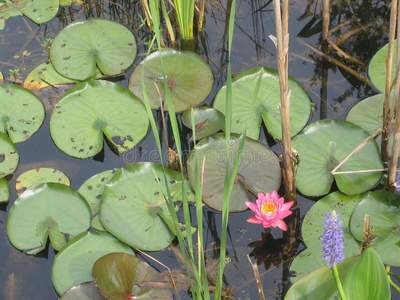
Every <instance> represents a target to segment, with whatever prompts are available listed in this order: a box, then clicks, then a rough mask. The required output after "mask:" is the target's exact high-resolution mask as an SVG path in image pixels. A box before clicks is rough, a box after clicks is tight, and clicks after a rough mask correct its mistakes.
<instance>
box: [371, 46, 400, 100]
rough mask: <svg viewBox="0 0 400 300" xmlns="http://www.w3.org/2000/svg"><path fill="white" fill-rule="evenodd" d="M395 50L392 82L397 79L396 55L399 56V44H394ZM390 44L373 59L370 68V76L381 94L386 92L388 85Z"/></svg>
mask: <svg viewBox="0 0 400 300" xmlns="http://www.w3.org/2000/svg"><path fill="white" fill-rule="evenodd" d="M393 46H394V48H393V57H394V59H393V62H392V65H393V67H392V81H393V80H394V78H395V77H396V55H397V43H394V45H393ZM388 48H389V43H388V44H386V45H385V46H383V47H382V48H381V49H380V50H378V52H376V53H375V55H374V57H372V60H371V62H370V63H369V66H368V74H369V77H370V78H371V82H372V84H373V85H374V86H375V88H376V89H377V90H378V91H380V92H381V93H384V92H385V85H386V60H387V57H388Z"/></svg>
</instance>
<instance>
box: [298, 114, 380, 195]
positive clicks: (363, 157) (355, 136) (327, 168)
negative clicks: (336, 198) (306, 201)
mask: <svg viewBox="0 0 400 300" xmlns="http://www.w3.org/2000/svg"><path fill="white" fill-rule="evenodd" d="M368 136H369V134H368V133H367V132H366V131H365V130H363V129H362V128H360V127H359V126H357V125H354V124H352V123H350V122H347V121H343V120H321V121H317V122H314V123H312V124H310V125H309V126H307V127H306V128H305V129H304V130H303V131H302V133H300V134H299V135H298V136H296V137H295V138H294V140H293V148H294V149H295V150H296V151H297V153H298V155H299V157H300V163H299V165H298V169H297V174H296V186H297V188H298V190H299V191H300V192H301V193H302V194H304V195H307V196H320V195H325V194H327V193H328V192H329V190H330V189H331V185H332V182H333V180H334V179H335V181H336V184H337V186H338V188H339V190H340V191H341V192H343V193H345V194H347V195H356V194H360V193H362V192H365V191H367V190H369V189H371V188H373V187H374V186H375V185H376V184H377V183H378V182H379V181H380V179H381V176H382V172H381V171H379V172H374V171H372V172H362V173H346V174H337V175H332V174H331V171H332V170H333V169H334V168H335V167H336V166H337V165H338V164H339V163H340V162H341V161H343V160H344V159H345V158H346V157H347V156H348V155H349V154H350V153H351V152H352V151H353V150H354V149H355V148H356V147H357V146H358V145H360V144H361V143H362V142H363V141H364V140H365V139H366V138H367V137H368ZM371 169H372V170H373V169H383V164H382V161H381V158H380V154H379V148H378V145H377V144H376V142H375V141H374V140H371V141H369V142H368V143H367V144H366V145H365V146H364V147H363V148H362V149H361V150H360V151H358V152H357V153H356V154H354V155H353V156H352V157H351V158H350V159H349V160H348V161H346V163H345V164H344V165H343V166H342V167H340V168H339V169H338V171H351V172H353V171H361V170H371Z"/></svg>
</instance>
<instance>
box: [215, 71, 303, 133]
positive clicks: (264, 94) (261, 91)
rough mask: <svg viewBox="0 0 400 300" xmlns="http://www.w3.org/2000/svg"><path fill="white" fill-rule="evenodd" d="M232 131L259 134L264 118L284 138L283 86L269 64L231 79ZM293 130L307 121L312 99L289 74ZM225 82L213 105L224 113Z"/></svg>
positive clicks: (268, 127) (291, 125) (271, 129)
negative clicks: (281, 90)
mask: <svg viewBox="0 0 400 300" xmlns="http://www.w3.org/2000/svg"><path fill="white" fill-rule="evenodd" d="M232 81H233V82H232V128H231V130H232V132H236V133H243V132H244V131H245V130H246V135H247V136H248V137H250V138H252V139H255V140H258V138H259V137H260V126H261V122H262V121H263V122H264V124H265V126H266V128H267V130H268V132H269V134H271V135H272V137H273V138H275V139H279V140H280V139H282V126H281V115H280V110H279V105H280V87H279V76H278V71H277V70H275V69H270V68H253V69H250V70H247V71H244V72H242V73H240V74H239V75H237V76H236V77H234V78H233V80H232ZM289 90H290V91H291V94H290V130H291V135H292V136H294V135H295V134H297V133H298V132H299V131H300V130H301V129H303V127H304V126H305V125H306V124H307V122H308V120H309V119H310V115H311V102H310V98H309V97H308V95H307V93H306V92H305V90H304V88H303V87H302V86H301V85H300V84H299V83H298V82H297V81H296V80H295V79H294V78H292V77H289ZM225 99H226V86H224V87H222V88H221V89H220V91H219V92H218V94H217V95H216V96H215V100H214V104H213V107H214V108H215V109H217V110H219V111H220V112H222V113H224V114H225Z"/></svg>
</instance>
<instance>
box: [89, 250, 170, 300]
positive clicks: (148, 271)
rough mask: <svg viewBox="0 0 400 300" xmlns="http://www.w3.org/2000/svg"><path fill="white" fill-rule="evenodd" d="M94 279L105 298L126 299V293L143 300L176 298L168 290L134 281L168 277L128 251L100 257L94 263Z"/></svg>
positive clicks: (159, 279)
mask: <svg viewBox="0 0 400 300" xmlns="http://www.w3.org/2000/svg"><path fill="white" fill-rule="evenodd" d="M93 279H94V282H95V284H96V286H97V288H98V289H99V291H100V293H101V294H102V295H103V296H104V297H105V298H106V299H113V300H125V299H127V295H130V297H131V298H132V299H143V300H144V299H148V300H151V299H165V300H167V299H171V300H172V299H174V298H173V296H172V293H171V291H170V290H168V289H159V288H158V289H157V288H146V287H141V286H140V285H137V284H133V283H132V282H146V281H151V282H158V281H165V278H164V277H163V276H161V274H160V273H159V272H157V271H156V270H155V269H153V268H152V267H151V266H149V265H148V264H147V263H145V262H144V261H142V260H141V259H139V258H137V257H136V256H133V255H130V254H126V253H110V254H107V255H105V256H103V257H101V258H99V259H98V260H97V261H96V263H95V264H94V266H93ZM171 287H172V286H171ZM136 297H138V298H136Z"/></svg>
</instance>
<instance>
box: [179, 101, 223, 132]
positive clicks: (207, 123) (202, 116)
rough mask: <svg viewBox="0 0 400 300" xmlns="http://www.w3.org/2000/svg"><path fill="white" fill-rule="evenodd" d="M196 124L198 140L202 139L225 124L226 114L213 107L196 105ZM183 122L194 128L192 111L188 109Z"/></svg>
mask: <svg viewBox="0 0 400 300" xmlns="http://www.w3.org/2000/svg"><path fill="white" fill-rule="evenodd" d="M193 115H194V124H195V131H196V140H201V139H202V138H205V137H207V136H210V135H212V134H214V133H216V132H218V131H219V130H221V129H222V128H223V127H224V125H225V116H224V115H223V114H222V113H220V112H219V111H218V110H216V109H214V108H211V107H194V108H193ZM182 122H183V124H184V125H185V126H186V127H188V128H190V129H192V112H191V109H188V110H187V111H185V112H184V113H183V114H182Z"/></svg>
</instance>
